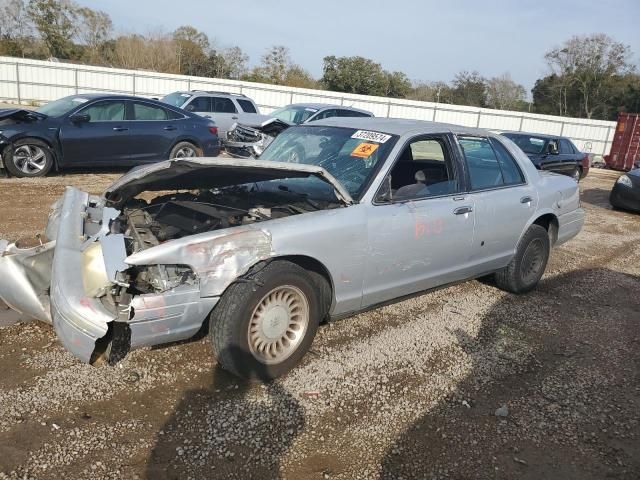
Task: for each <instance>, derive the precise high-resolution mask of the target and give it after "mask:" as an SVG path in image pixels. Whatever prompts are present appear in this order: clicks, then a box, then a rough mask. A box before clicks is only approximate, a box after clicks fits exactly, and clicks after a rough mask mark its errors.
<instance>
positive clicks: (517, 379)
mask: <svg viewBox="0 0 640 480" xmlns="http://www.w3.org/2000/svg"><path fill="white" fill-rule="evenodd" d="M120 174H121V172H113V171H112V172H98V173H96V172H68V173H65V174H61V175H56V176H52V177H48V178H45V179H37V180H21V179H0V205H2V206H3V208H2V210H1V211H0V237H5V238H9V239H13V240H15V239H17V238H19V237H23V236H33V235H35V233H38V232H41V231H42V230H43V227H44V224H45V222H46V217H47V213H48V207H49V205H50V204H51V203H52V202H53V201H55V200H56V199H57V198H58V197H59V196H60V195H61V194H62V192H63V190H64V186H65V185H75V186H78V187H79V188H82V189H84V190H87V191H90V192H91V193H100V192H101V191H103V190H104V188H105V187H106V186H107V185H108V184H110V183H111V182H112V181H113V180H114V179H115V178H117V177H118V176H119V175H120ZM617 176H618V174H617V173H615V172H607V171H601V170H596V169H592V170H591V172H590V173H589V176H588V177H587V178H586V179H585V180H584V181H583V182H582V183H581V190H582V192H583V207H584V208H585V209H586V211H587V223H586V225H585V228H584V230H583V232H582V233H581V234H580V235H579V236H578V237H577V238H575V239H574V240H572V241H571V242H569V243H568V244H567V245H565V246H562V247H560V248H558V249H556V250H554V252H553V254H552V258H551V261H550V263H549V266H548V269H547V273H546V275H545V277H544V278H543V281H542V282H541V284H540V286H539V288H538V289H536V290H535V291H534V292H532V293H530V294H528V295H524V296H515V295H508V294H505V293H503V292H500V291H498V290H497V289H495V288H494V287H493V286H491V285H490V284H489V283H481V282H477V281H474V282H468V283H465V284H461V285H457V286H454V287H450V288H447V289H443V290H439V291H437V292H433V293H430V294H426V295H422V296H418V297H416V298H412V299H410V300H406V301H404V302H400V303H396V304H393V305H389V306H386V307H383V308H379V309H376V310H373V311H371V312H367V313H363V314H361V315H357V316H355V317H353V318H349V319H345V320H342V321H340V322H336V323H334V324H330V325H327V326H324V327H322V328H320V330H319V332H318V336H317V338H316V340H315V342H314V344H313V348H312V352H311V353H310V354H309V355H307V356H306V358H305V359H304V361H303V362H302V364H301V365H300V366H299V367H298V368H297V369H296V370H294V371H293V372H291V374H289V375H288V376H287V377H285V378H283V379H281V380H279V381H277V382H274V383H272V384H271V385H268V386H261V385H254V384H246V383H244V382H241V381H239V380H238V379H236V378H234V377H231V376H230V375H228V374H227V373H225V372H224V371H222V370H220V369H219V368H218V367H217V365H216V364H215V362H214V361H213V359H212V357H211V349H210V345H209V341H208V339H207V338H206V337H205V338H200V339H198V340H194V341H191V342H184V343H181V344H179V345H171V346H167V347H162V348H154V349H145V350H139V351H135V352H132V353H131V354H130V355H129V356H128V357H127V358H126V359H125V360H124V361H123V362H121V363H120V364H119V365H118V366H117V367H115V368H112V367H104V368H94V367H90V366H87V365H81V364H79V363H78V362H77V361H76V360H75V359H74V358H73V357H72V356H71V355H69V354H68V353H67V352H65V351H64V350H63V349H62V348H61V347H60V346H59V345H58V343H57V342H56V338H55V334H54V332H53V330H52V328H51V327H50V326H48V325H44V324H40V323H33V322H24V323H18V324H15V325H11V326H2V315H3V312H5V311H4V310H3V309H2V307H1V306H0V365H2V368H3V372H4V373H3V374H2V375H1V376H0V479H6V478H11V479H17V478H23V477H25V476H26V477H28V478H34V479H38V478H60V477H67V478H87V477H92V478H105V479H106V478H136V477H137V478H150V479H151V478H153V479H156V478H160V479H162V478H189V477H191V478H241V479H244V478H291V479H326V478H338V479H355V478H372V479H376V478H394V479H395V478H491V479H496V478H497V479H502V478H504V479H511V478H531V479H538V478H549V479H567V478H575V479H583V478H585V479H590V478H593V479H595V478H605V477H607V478H621V479H625V478H628V479H636V478H639V477H640V463H639V461H638V459H639V458H640V440H639V435H640V413H639V412H640V408H639V407H640V400H639V398H640V374H639V368H640V367H639V366H640V357H639V352H640V298H639V297H638V295H637V292H638V286H639V285H640V252H638V249H637V248H636V246H637V245H638V242H640V216H638V215H632V214H629V213H623V212H617V211H613V210H610V209H609V208H608V202H607V195H608V192H609V191H610V189H611V186H612V185H613V182H615V179H616V178H617ZM5 315H6V314H5ZM5 323H9V320H7V321H6V322H5ZM503 405H504V406H506V407H507V409H508V415H507V416H506V417H498V416H496V415H495V412H496V410H497V409H498V408H499V407H502V406H503Z"/></svg>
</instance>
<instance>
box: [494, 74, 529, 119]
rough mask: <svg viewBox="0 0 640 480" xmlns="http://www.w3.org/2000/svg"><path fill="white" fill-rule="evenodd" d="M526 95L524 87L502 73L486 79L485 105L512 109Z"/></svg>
mask: <svg viewBox="0 0 640 480" xmlns="http://www.w3.org/2000/svg"><path fill="white" fill-rule="evenodd" d="M525 97H526V90H525V89H524V87H523V86H522V85H520V84H518V83H516V82H514V81H513V80H512V79H511V75H509V74H508V73H504V74H502V75H499V76H497V77H493V78H491V79H489V80H487V106H489V107H491V108H497V109H499V110H513V109H514V108H515V107H516V106H517V105H518V104H519V103H520V102H523V101H524V100H525Z"/></svg>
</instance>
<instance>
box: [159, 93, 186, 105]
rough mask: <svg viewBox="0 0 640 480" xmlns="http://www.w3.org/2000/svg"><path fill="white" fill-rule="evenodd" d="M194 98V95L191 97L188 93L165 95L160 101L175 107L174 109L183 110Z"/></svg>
mask: <svg viewBox="0 0 640 480" xmlns="http://www.w3.org/2000/svg"><path fill="white" fill-rule="evenodd" d="M192 96H193V95H189V94H188V93H179V92H176V93H170V94H169V95H165V96H164V97H162V98H161V99H160V101H161V102H164V103H168V104H169V105H173V106H174V107H178V108H181V107H182V106H183V105H184V104H185V103H186V102H187V100H189V99H190V98H191V97H192Z"/></svg>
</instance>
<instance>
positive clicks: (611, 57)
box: [545, 33, 632, 118]
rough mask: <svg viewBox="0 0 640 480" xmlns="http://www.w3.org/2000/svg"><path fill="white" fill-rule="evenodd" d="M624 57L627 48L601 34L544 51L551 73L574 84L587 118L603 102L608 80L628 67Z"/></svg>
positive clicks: (626, 57) (566, 82)
mask: <svg viewBox="0 0 640 480" xmlns="http://www.w3.org/2000/svg"><path fill="white" fill-rule="evenodd" d="M628 58H629V47H628V46H627V45H624V44H622V43H620V42H616V41H615V40H613V39H612V38H611V37H609V36H608V35H605V34H604V33H598V34H594V35H589V36H574V37H572V38H570V39H569V40H567V41H566V42H565V43H564V44H563V45H562V46H560V47H557V48H554V49H552V50H550V51H548V52H547V53H546V54H545V60H546V61H547V63H548V64H549V67H550V68H551V70H552V71H553V73H555V74H556V75H557V76H558V77H560V78H562V79H564V84H565V85H566V86H567V87H568V86H569V85H570V84H572V83H574V84H575V85H576V86H577V88H578V90H579V91H580V94H581V96H582V110H583V112H584V115H586V117H587V118H591V117H592V116H593V114H594V112H595V111H597V110H598V109H600V108H602V107H603V105H604V104H605V103H606V98H605V97H606V88H605V87H606V85H607V83H608V81H609V80H611V78H612V77H614V76H616V75H623V74H625V73H628V72H629V71H631V70H632V66H631V65H630V64H629V63H628ZM567 84H569V85H567ZM565 101H566V90H565Z"/></svg>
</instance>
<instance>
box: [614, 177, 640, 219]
mask: <svg viewBox="0 0 640 480" xmlns="http://www.w3.org/2000/svg"><path fill="white" fill-rule="evenodd" d="M609 203H610V204H611V205H612V206H613V207H615V208H620V209H623V210H631V211H634V212H640V168H634V169H633V170H630V171H629V172H627V173H625V174H624V175H620V177H618V180H617V181H616V183H614V185H613V188H612V189H611V193H610V194H609Z"/></svg>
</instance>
